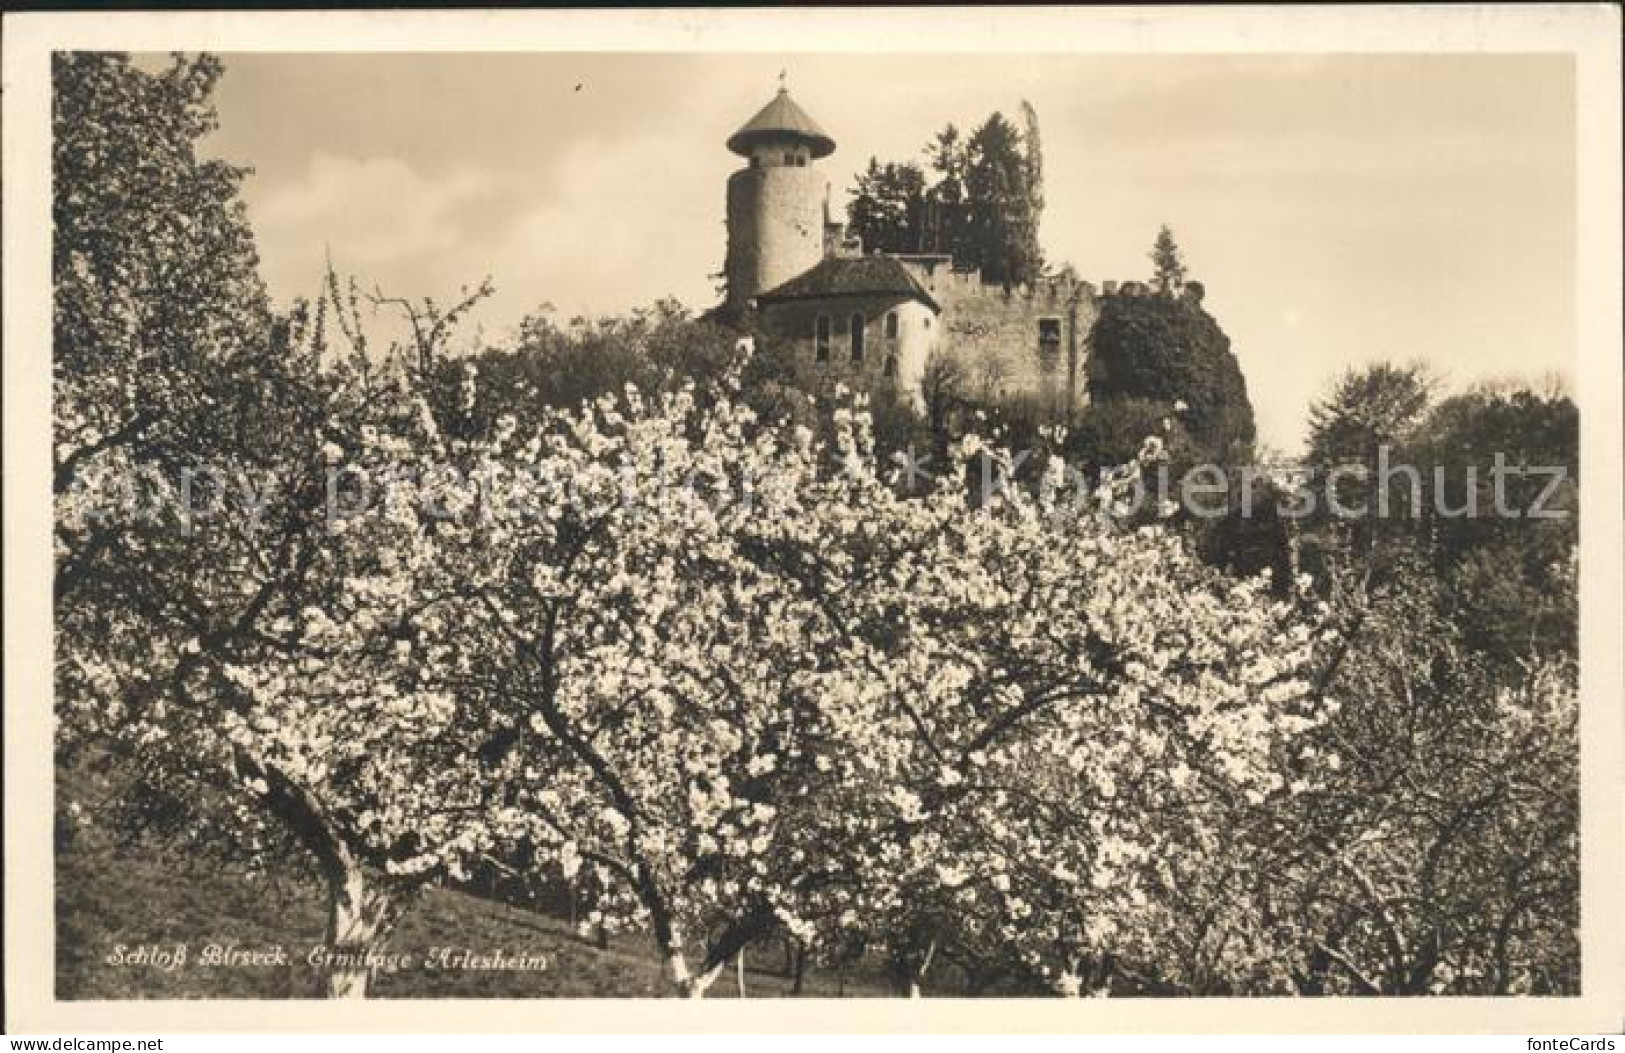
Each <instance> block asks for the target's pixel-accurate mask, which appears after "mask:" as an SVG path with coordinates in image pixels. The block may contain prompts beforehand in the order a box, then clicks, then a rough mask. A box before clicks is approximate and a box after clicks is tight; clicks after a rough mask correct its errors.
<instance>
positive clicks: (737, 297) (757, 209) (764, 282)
mask: <svg viewBox="0 0 1625 1053" xmlns="http://www.w3.org/2000/svg"><path fill="white" fill-rule="evenodd" d="M823 195H824V176H823V173H822V172H821V171H819V170H818V169H817V168H814V167H811V166H805V167H802V166H791V165H774V166H763V167H760V168H742V169H740V170H739V171H737V172H735V173H734V174H733V175H732V176H730V177H729V178H728V257H727V263H726V264H725V269H726V272H727V277H728V306H729V307H730V308H731V309H732V310H734V311H740V310H743V309H744V307H745V305H746V302H747V301H749V300H750V299H751V298H752V297H754V296H756V294H758V293H761V292H765V291H766V290H768V289H771V288H773V287H774V286H777V285H780V284H782V283H784V282H786V281H789V280H790V279H791V278H794V277H795V276H796V275H798V274H800V273H801V272H803V271H805V270H807V269H808V268H810V267H812V266H814V265H815V264H817V263H818V261H819V260H821V259H823V258H824V210H823V201H824V196H823Z"/></svg>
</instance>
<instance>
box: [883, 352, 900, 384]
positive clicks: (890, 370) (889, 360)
mask: <svg viewBox="0 0 1625 1053" xmlns="http://www.w3.org/2000/svg"><path fill="white" fill-rule="evenodd" d="M884 372H885V375H886V379H888V380H890V379H893V378H895V377H896V376H897V356H896V355H887V356H886V366H885V369H884Z"/></svg>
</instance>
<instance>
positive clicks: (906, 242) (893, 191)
mask: <svg viewBox="0 0 1625 1053" xmlns="http://www.w3.org/2000/svg"><path fill="white" fill-rule="evenodd" d="M925 214H926V194H925V173H924V172H923V171H921V169H920V166H919V165H917V164H914V163H912V162H907V161H905V162H902V163H895V162H887V163H886V164H881V163H880V162H879V161H878V160H877V159H875V158H872V157H871V158H870V159H869V167H868V168H867V169H866V170H865V171H864V172H863V173H862V174H861V175H859V176H858V181H857V185H856V186H854V187H853V188H852V203H851V205H850V206H849V207H848V209H847V224H848V228H849V229H850V231H851V233H852V234H854V235H856V236H857V237H858V238H859V239H860V240H861V241H862V242H863V247H864V249H865V251H878V252H905V253H906V252H921V251H924V241H925Z"/></svg>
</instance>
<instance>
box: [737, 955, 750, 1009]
mask: <svg viewBox="0 0 1625 1053" xmlns="http://www.w3.org/2000/svg"><path fill="white" fill-rule="evenodd" d="M734 972H735V973H736V974H737V979H738V982H739V997H740V998H745V997H748V996H747V995H746V994H745V952H744V951H743V950H741V951H740V952H739V953H738V954H736V955H734Z"/></svg>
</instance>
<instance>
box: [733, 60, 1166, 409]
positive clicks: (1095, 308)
mask: <svg viewBox="0 0 1625 1053" xmlns="http://www.w3.org/2000/svg"><path fill="white" fill-rule="evenodd" d="M727 147H728V149H729V150H731V151H732V152H734V153H735V154H738V155H739V156H740V157H743V158H745V160H746V165H745V167H743V168H741V169H739V170H738V171H737V172H734V173H733V175H732V176H730V177H729V179H728V203H727V207H728V212H727V216H728V251H727V260H726V263H725V265H724V274H725V276H726V278H727V288H728V293H727V302H726V303H725V304H724V305H723V310H724V312H725V313H726V314H728V315H730V316H732V317H736V318H739V317H746V316H749V315H751V314H752V313H753V312H754V315H755V317H756V319H757V320H758V322H759V324H760V325H761V327H762V329H763V330H764V331H765V332H766V333H767V334H768V335H769V337H770V338H771V339H775V340H779V341H783V342H784V343H785V344H786V345H787V346H788V347H789V349H790V352H791V358H792V360H793V363H794V368H795V370H796V374H797V378H798V381H799V382H800V383H801V384H802V385H803V386H804V387H806V388H808V389H809V390H814V391H821V390H827V389H830V388H833V387H834V386H835V385H837V384H842V385H845V386H846V387H847V388H849V389H853V390H861V391H876V390H881V389H883V388H886V387H890V388H892V389H893V390H895V391H897V392H898V393H900V394H903V395H904V396H905V397H907V398H908V399H910V400H911V401H913V402H915V403H916V404H919V403H920V401H921V398H922V395H921V391H922V380H924V378H925V374H926V371H927V366H928V363H931V362H932V361H933V358H934V357H936V356H942V358H943V359H944V360H947V361H951V362H953V363H954V366H955V370H956V372H957V374H958V376H959V378H960V383H962V384H964V385H966V386H967V388H968V391H967V393H968V394H970V395H972V396H973V397H977V398H979V399H982V400H984V401H993V400H999V401H1004V400H1009V399H1013V398H1022V399H1029V400H1032V401H1034V402H1035V403H1036V406H1035V408H1036V409H1038V410H1040V411H1041V412H1043V413H1044V414H1045V415H1047V416H1050V417H1052V418H1056V419H1064V418H1066V417H1068V416H1070V414H1071V413H1072V411H1074V410H1076V409H1078V408H1079V407H1081V406H1082V404H1083V402H1084V400H1085V399H1086V398H1087V394H1086V388H1085V384H1084V375H1083V365H1084V357H1085V348H1086V344H1087V337H1088V334H1089V330H1090V327H1091V326H1092V325H1093V324H1094V320H1095V317H1096V315H1097V314H1098V312H1099V305H1100V297H1101V295H1112V294H1114V293H1116V292H1118V289H1117V287H1116V283H1107V284H1106V288H1105V290H1104V293H1097V291H1096V289H1095V287H1094V286H1093V285H1091V284H1090V283H1089V282H1086V281H1081V280H1079V279H1078V278H1076V277H1075V276H1074V275H1073V274H1072V272H1071V270H1070V269H1067V270H1065V271H1063V272H1061V273H1060V274H1058V275H1055V276H1053V277H1046V278H1044V279H1041V280H1040V281H1039V282H1038V283H1036V284H1034V285H1028V286H1018V287H1015V288H1011V287H1008V286H1006V285H1003V284H995V283H988V282H984V281H983V280H982V276H981V274H980V273H979V272H977V271H965V270H960V269H957V268H956V266H955V264H954V261H953V260H952V259H951V258H950V257H948V256H923V255H895V254H880V253H870V254H866V253H865V252H864V250H863V246H862V245H860V244H857V243H856V242H855V241H854V240H853V239H852V238H850V237H848V236H847V233H846V230H845V227H844V225H843V224H841V223H839V222H837V221H836V220H835V219H833V217H832V216H831V215H830V210H829V190H828V184H827V183H826V182H825V181H824V179H823V175H822V173H821V171H820V169H819V167H818V166H817V165H816V163H815V162H817V161H819V160H820V159H822V158H825V157H828V156H829V155H830V154H832V153H834V152H835V140H834V139H832V138H831V137H830V136H829V135H828V134H827V133H825V132H824V130H823V129H822V128H820V127H819V126H818V124H817V122H816V121H814V120H813V119H812V118H811V117H809V116H808V115H807V113H806V111H805V110H803V109H802V108H801V107H800V106H798V105H797V104H796V102H795V100H794V99H792V98H791V97H790V94H789V92H788V91H787V90H786V89H785V88H784V87H782V86H781V87H780V88H779V91H778V94H777V95H776V96H775V97H774V98H773V100H772V101H771V102H769V103H768V104H767V105H766V106H765V107H763V108H762V110H761V112H760V113H758V114H756V116H754V117H752V118H751V119H750V120H749V121H747V122H746V123H745V125H744V126H743V127H741V128H740V129H739V130H738V131H737V132H735V133H734V134H733V135H732V136H731V137H729V139H728V142H727ZM1121 291H1122V292H1123V293H1125V294H1130V295H1132V294H1135V293H1139V292H1143V291H1144V287H1143V286H1140V285H1139V283H1124V286H1123V288H1122V290H1121Z"/></svg>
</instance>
